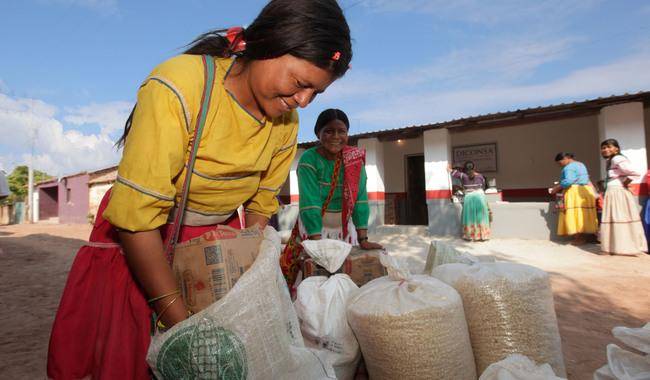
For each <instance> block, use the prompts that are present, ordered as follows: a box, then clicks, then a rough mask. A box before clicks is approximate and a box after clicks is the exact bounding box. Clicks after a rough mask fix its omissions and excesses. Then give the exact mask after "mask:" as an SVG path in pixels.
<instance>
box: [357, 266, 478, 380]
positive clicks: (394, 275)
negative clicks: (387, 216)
mask: <svg viewBox="0 0 650 380" xmlns="http://www.w3.org/2000/svg"><path fill="white" fill-rule="evenodd" d="M380 260H381V262H382V264H384V265H385V266H386V268H387V269H388V276H384V277H381V278H377V279H375V280H372V281H370V282H369V283H367V284H366V285H364V286H362V287H361V289H360V290H359V291H358V292H357V293H355V294H354V295H353V296H352V298H350V301H349V302H348V322H349V323H350V326H351V327H352V330H353V331H354V334H355V336H356V337H357V339H358V341H359V345H360V347H361V352H362V353H363V358H364V361H365V364H366V368H367V369H368V375H369V377H370V378H371V379H373V380H384V379H391V380H392V379H409V380H418V379H454V380H475V379H476V370H475V368H474V364H473V363H474V358H473V356H472V348H471V345H470V341H469V334H468V332H467V324H466V322H465V315H464V313H463V305H462V302H461V299H460V296H459V295H458V293H457V292H456V291H455V290H454V289H453V288H451V287H450V286H448V285H446V284H444V283H443V282H441V281H439V280H436V279H434V278H432V277H430V276H424V275H413V276H411V274H410V273H409V271H408V269H406V265H404V263H402V262H399V261H397V259H396V258H395V257H392V256H389V255H382V256H380Z"/></svg>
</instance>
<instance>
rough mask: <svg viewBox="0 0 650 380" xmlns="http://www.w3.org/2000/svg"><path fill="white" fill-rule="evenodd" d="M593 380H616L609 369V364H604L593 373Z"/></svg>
mask: <svg viewBox="0 0 650 380" xmlns="http://www.w3.org/2000/svg"><path fill="white" fill-rule="evenodd" d="M594 380H617V379H616V377H615V376H614V374H613V373H612V370H611V369H609V364H605V365H604V366H602V367H600V368H598V370H596V372H594Z"/></svg>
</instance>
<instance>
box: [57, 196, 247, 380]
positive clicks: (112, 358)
mask: <svg viewBox="0 0 650 380" xmlns="http://www.w3.org/2000/svg"><path fill="white" fill-rule="evenodd" d="M109 196H110V191H109V192H108V193H106V195H105V196H104V198H103V199H102V202H101V204H100V206H99V210H98V212H97V219H96V220H95V224H94V227H93V230H92V232H91V234H90V238H89V242H88V244H86V245H84V246H83V247H81V249H79V252H78V253H77V256H76V258H75V260H74V263H73V264H72V268H71V269H70V273H69V274H68V281H67V283H66V285H65V289H64V291H63V296H62V298H61V303H60V305H59V310H58V312H57V314H56V319H55V320H54V326H53V327H52V335H51V336H50V346H49V352H48V356H47V375H48V377H49V378H51V379H56V380H58V379H82V378H92V379H151V377H152V376H151V373H150V372H149V367H148V365H147V363H146V355H147V350H148V348H149V342H150V339H151V336H150V334H151V313H152V310H151V308H150V307H149V305H148V304H147V301H146V296H145V294H144V293H143V292H142V290H141V288H140V286H139V285H138V283H137V282H136V280H135V279H134V278H133V276H132V275H131V272H130V271H129V268H128V266H127V264H126V260H125V258H124V254H123V252H122V249H121V248H120V245H119V243H118V236H117V232H116V230H115V228H114V227H113V226H112V225H111V224H110V223H109V222H108V221H106V220H105V219H104V218H103V217H102V214H103V212H104V209H105V208H106V205H107V203H108V199H109ZM223 224H227V225H229V226H231V227H234V228H240V227H241V226H240V222H239V218H238V217H237V215H234V216H233V217H231V218H230V219H229V220H228V221H226V222H225V223H223ZM168 228H169V226H168V225H166V226H163V227H161V228H160V231H161V234H162V236H163V239H164V238H165V236H166V234H167V230H168ZM213 228H214V226H201V227H190V226H184V227H183V228H182V229H181V233H180V238H179V241H186V240H189V239H192V238H195V237H198V236H200V235H202V234H203V233H204V232H207V231H209V230H211V229H213Z"/></svg>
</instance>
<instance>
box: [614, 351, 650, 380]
mask: <svg viewBox="0 0 650 380" xmlns="http://www.w3.org/2000/svg"><path fill="white" fill-rule="evenodd" d="M607 363H608V364H609V369H610V370H611V372H612V374H613V375H614V377H615V378H616V379H618V380H650V356H647V355H639V354H635V353H633V352H630V351H626V350H624V349H622V348H620V347H619V346H617V345H615V344H609V345H607Z"/></svg>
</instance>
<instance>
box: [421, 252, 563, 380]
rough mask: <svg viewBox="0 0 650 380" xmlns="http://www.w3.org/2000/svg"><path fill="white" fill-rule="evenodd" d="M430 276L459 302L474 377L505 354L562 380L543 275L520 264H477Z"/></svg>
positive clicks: (437, 271)
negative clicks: (548, 368) (546, 367)
mask: <svg viewBox="0 0 650 380" xmlns="http://www.w3.org/2000/svg"><path fill="white" fill-rule="evenodd" d="M432 276H433V277H436V278H438V279H440V280H442V281H445V282H447V283H448V284H449V285H451V286H453V287H454V288H455V289H456V290H457V291H458V293H460V295H461V297H462V299H463V306H464V308H465V316H466V318H467V325H468V327H469V332H470V337H471V341H472V348H473V350H474V358H475V359H476V370H477V372H478V373H479V374H480V373H483V371H485V369H486V368H487V367H488V366H489V365H490V364H492V363H496V362H499V361H501V360H503V359H505V358H506V357H508V356H509V355H510V354H521V355H525V356H527V357H529V358H530V359H532V360H534V361H535V362H537V363H548V364H550V365H551V367H552V368H553V371H554V372H555V373H556V374H557V375H558V376H561V377H566V370H565V367H564V359H563V357H562V342H561V341H560V333H559V330H558V325H557V318H556V316H555V308H554V305H553V293H552V292H551V285H550V282H549V279H548V275H547V274H546V272H544V271H542V270H540V269H537V268H535V267H532V266H529V265H523V264H514V263H477V264H472V265H464V264H455V265H454V266H451V267H450V266H449V265H441V266H439V267H437V268H435V269H434V270H433V272H432Z"/></svg>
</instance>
